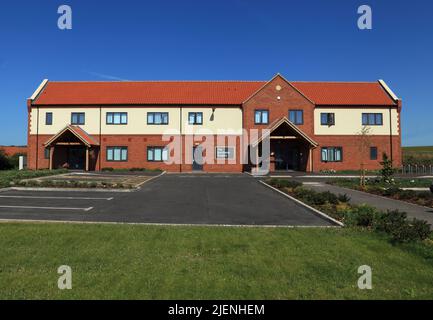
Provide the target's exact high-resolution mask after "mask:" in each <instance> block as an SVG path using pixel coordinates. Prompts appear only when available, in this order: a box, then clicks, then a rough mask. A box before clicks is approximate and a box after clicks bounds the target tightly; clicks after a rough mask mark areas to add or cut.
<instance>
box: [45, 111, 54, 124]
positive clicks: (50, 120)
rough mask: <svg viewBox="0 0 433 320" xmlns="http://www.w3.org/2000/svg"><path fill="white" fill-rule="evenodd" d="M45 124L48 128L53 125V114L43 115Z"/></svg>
mask: <svg viewBox="0 0 433 320" xmlns="http://www.w3.org/2000/svg"><path fill="white" fill-rule="evenodd" d="M45 124H46V125H47V126H50V125H52V124H53V113H52V112H47V113H45Z"/></svg>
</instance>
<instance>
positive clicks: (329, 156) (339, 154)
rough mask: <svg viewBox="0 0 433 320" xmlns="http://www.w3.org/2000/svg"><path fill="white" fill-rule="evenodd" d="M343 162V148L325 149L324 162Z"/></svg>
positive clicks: (323, 149)
mask: <svg viewBox="0 0 433 320" xmlns="http://www.w3.org/2000/svg"><path fill="white" fill-rule="evenodd" d="M342 160H343V148H342V147H323V148H322V162H340V161H342Z"/></svg>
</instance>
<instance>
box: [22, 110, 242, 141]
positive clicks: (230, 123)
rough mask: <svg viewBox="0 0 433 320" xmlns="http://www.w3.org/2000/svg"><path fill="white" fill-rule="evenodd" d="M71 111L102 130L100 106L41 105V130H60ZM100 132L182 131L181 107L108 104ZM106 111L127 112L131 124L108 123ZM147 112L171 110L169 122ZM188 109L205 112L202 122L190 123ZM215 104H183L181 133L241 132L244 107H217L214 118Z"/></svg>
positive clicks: (93, 130)
mask: <svg viewBox="0 0 433 320" xmlns="http://www.w3.org/2000/svg"><path fill="white" fill-rule="evenodd" d="M31 112H32V116H31V130H30V133H31V134H36V121H37V109H36V108H33V109H32V111H31ZM46 112H52V113H53V124H52V125H45V113H46ZM72 112H84V113H85V114H86V118H85V124H84V125H82V126H80V127H82V128H83V129H84V130H85V131H86V132H87V133H89V134H94V135H96V134H99V117H100V114H99V107H95V108H92V107H87V108H75V107H69V108H60V107H57V108H49V107H41V108H40V109H39V134H47V135H53V134H56V133H58V132H59V131H60V130H62V129H63V128H64V127H66V126H67V125H68V124H70V123H71V122H70V121H71V113H72ZM101 112H102V117H101V120H102V123H101V133H102V134H119V135H121V134H125V135H127V134H155V135H159V134H161V135H162V134H164V133H166V131H167V130H168V131H171V133H173V132H179V131H180V113H181V108H180V107H165V108H164V107H135V108H132V107H131V108H127V107H119V108H113V107H110V108H107V107H105V108H104V107H103V108H102V109H101ZM107 112H127V113H128V124H127V125H107V124H106V116H107ZM148 112H168V119H169V123H168V125H148V124H147V113H148ZM189 112H203V124H202V125H189V124H188V113H189ZM211 116H212V108H211V107H208V108H206V107H205V108H200V107H195V108H182V133H183V134H193V133H199V132H200V131H202V130H207V131H206V132H210V133H212V134H217V133H224V132H221V131H220V130H227V131H226V133H229V134H238V135H240V134H242V110H241V109H240V108H236V107H232V108H223V107H216V108H215V111H214V116H213V121H212V120H211Z"/></svg>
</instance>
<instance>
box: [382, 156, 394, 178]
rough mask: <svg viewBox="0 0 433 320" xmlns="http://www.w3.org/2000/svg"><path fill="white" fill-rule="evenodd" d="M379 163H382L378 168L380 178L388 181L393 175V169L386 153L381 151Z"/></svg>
mask: <svg viewBox="0 0 433 320" xmlns="http://www.w3.org/2000/svg"><path fill="white" fill-rule="evenodd" d="M380 164H381V165H382V169H380V175H381V176H382V180H383V181H384V182H386V183H390V182H391V179H392V177H393V176H394V173H395V169H394V168H393V167H392V161H391V160H390V159H389V158H388V155H387V154H386V153H383V155H382V162H381V163H380Z"/></svg>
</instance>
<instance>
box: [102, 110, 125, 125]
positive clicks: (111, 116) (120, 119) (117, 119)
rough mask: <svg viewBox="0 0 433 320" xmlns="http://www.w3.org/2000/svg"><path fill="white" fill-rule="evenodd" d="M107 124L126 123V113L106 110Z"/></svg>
mask: <svg viewBox="0 0 433 320" xmlns="http://www.w3.org/2000/svg"><path fill="white" fill-rule="evenodd" d="M107 124H128V113H127V112H107Z"/></svg>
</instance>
